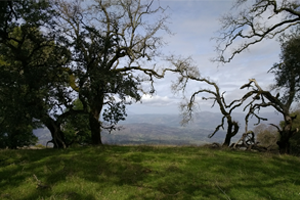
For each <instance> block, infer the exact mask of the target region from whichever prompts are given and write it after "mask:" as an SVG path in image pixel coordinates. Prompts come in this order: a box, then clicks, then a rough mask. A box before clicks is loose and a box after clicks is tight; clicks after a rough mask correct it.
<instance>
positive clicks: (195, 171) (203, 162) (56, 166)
mask: <svg viewBox="0 0 300 200" xmlns="http://www.w3.org/2000/svg"><path fill="white" fill-rule="evenodd" d="M33 174H35V175H36V176H37V178H38V179H39V180H40V181H42V183H43V184H45V185H48V186H49V188H40V187H38V188H36V186H37V181H36V180H35V178H34V177H33ZM0 199H24V200H33V199H49V200H50V199H51V200H55V199H72V200H73V199H80V200H82V199H89V200H93V199H101V200H102V199H109V200H114V199H128V200H132V199H149V200H150V199H151V200H152V199H231V200H234V199H236V200H238V199H241V200H244V199H251V200H256V199H266V200H267V199H268V200H269V199H287V200H292V199H297V200H298V199H300V158H299V157H292V156H287V155H273V154H266V153H264V154H262V153H253V152H241V151H231V150H212V149H208V148H203V147H202V148H199V147H158V146H103V147H84V148H73V149H67V150H54V149H41V150H2V151H0Z"/></svg>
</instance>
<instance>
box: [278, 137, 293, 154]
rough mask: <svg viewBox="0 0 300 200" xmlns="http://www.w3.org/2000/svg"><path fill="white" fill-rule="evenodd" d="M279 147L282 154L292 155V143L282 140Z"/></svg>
mask: <svg viewBox="0 0 300 200" xmlns="http://www.w3.org/2000/svg"><path fill="white" fill-rule="evenodd" d="M277 145H278V147H279V153H280V154H290V142H289V141H288V140H280V141H278V142H277Z"/></svg>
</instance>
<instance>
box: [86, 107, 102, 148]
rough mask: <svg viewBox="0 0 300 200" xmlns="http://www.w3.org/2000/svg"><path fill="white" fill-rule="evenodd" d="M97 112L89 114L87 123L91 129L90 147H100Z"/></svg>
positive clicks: (99, 125) (99, 124)
mask: <svg viewBox="0 0 300 200" xmlns="http://www.w3.org/2000/svg"><path fill="white" fill-rule="evenodd" d="M99 113H100V112H99V111H97V110H96V111H94V114H93V113H91V112H90V113H89V123H90V128H91V139H92V145H102V141H101V123H100V121H99Z"/></svg>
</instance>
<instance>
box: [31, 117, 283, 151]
mask: <svg viewBox="0 0 300 200" xmlns="http://www.w3.org/2000/svg"><path fill="white" fill-rule="evenodd" d="M263 116H264V117H266V118H268V121H267V122H265V123H275V124H278V123H279V121H280V120H281V116H280V115H278V114H275V113H265V114H264V115H263ZM244 117H245V116H244V115H243V114H240V113H239V114H236V115H235V116H234V119H235V120H237V121H239V123H240V125H241V127H240V133H239V134H238V135H237V136H236V137H235V138H233V141H236V140H238V139H239V138H240V135H241V133H242V132H243V131H244V126H242V125H243V124H244ZM221 119H222V115H221V114H219V113H213V112H201V113H196V114H195V115H194V118H193V120H192V121H191V122H190V123H189V124H187V125H186V126H185V127H182V126H181V124H180V122H181V116H180V115H174V114H130V115H129V116H128V117H127V119H126V121H122V122H120V124H119V125H118V126H119V128H120V130H118V131H112V132H111V133H108V132H107V131H103V132H102V141H103V143H105V144H166V145H202V144H206V143H212V142H218V143H222V142H223V140H224V138H225V134H226V132H225V131H224V130H222V129H221V130H220V131H218V132H217V133H216V134H215V135H214V136H213V137H212V138H208V135H209V134H211V133H212V132H213V131H214V130H215V127H216V126H217V125H219V123H221ZM254 123H256V121H254V120H253V119H252V120H251V121H250V122H249V127H250V128H251V127H252V128H253V124H254ZM224 128H225V130H226V126H224ZM34 133H35V134H36V135H37V136H38V137H39V143H40V144H43V145H46V142H47V141H49V140H51V135H50V133H49V131H48V129H46V128H45V129H37V130H34Z"/></svg>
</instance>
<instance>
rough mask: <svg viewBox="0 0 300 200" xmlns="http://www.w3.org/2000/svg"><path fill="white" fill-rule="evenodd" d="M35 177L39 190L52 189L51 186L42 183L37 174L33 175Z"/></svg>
mask: <svg viewBox="0 0 300 200" xmlns="http://www.w3.org/2000/svg"><path fill="white" fill-rule="evenodd" d="M33 177H34V179H35V180H36V182H37V185H36V188H37V189H50V188H51V187H50V186H49V185H46V184H43V183H42V181H40V180H39V179H38V178H37V176H36V175H35V174H33Z"/></svg>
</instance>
